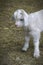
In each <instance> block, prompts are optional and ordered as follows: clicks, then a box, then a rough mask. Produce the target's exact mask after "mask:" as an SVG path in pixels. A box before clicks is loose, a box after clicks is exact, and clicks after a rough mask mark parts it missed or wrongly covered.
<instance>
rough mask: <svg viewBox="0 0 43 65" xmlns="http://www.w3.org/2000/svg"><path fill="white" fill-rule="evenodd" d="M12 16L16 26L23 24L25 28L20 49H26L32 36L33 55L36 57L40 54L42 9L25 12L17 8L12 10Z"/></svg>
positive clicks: (42, 27) (42, 22)
mask: <svg viewBox="0 0 43 65" xmlns="http://www.w3.org/2000/svg"><path fill="white" fill-rule="evenodd" d="M13 16H14V19H15V21H16V22H15V25H16V26H17V27H22V26H23V27H24V30H25V44H24V47H23V48H22V50H23V51H27V49H28V47H29V40H30V37H31V36H32V37H33V42H34V57H36V58H38V57H39V56H40V50H39V40H40V33H41V32H42V31H43V10H40V11H38V12H34V13H31V14H27V13H26V12H25V11H24V10H23V9H18V10H16V11H15V12H14V15H13ZM21 19H24V20H21Z"/></svg>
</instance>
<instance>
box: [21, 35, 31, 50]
mask: <svg viewBox="0 0 43 65" xmlns="http://www.w3.org/2000/svg"><path fill="white" fill-rule="evenodd" d="M29 40H30V37H29V36H25V43H24V46H23V48H22V51H27V49H28V48H29Z"/></svg>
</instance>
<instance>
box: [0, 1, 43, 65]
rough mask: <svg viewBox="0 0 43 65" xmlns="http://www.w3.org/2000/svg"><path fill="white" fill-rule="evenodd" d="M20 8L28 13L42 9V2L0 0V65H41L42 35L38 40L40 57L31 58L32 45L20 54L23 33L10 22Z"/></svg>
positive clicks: (42, 55)
mask: <svg viewBox="0 0 43 65" xmlns="http://www.w3.org/2000/svg"><path fill="white" fill-rule="evenodd" d="M19 8H22V9H24V10H25V11H27V12H28V13H31V12H35V11H38V10H40V9H43V1H42V0H0V65H43V44H42V43H43V34H42V36H41V40H40V51H41V57H40V58H39V59H35V58H34V57H33V44H32V40H31V41H30V49H28V51H27V52H26V53H25V52H24V53H23V52H21V48H22V45H23V43H24V31H23V29H22V28H16V27H15V23H14V21H12V20H11V17H12V14H13V13H14V11H15V10H16V9H19Z"/></svg>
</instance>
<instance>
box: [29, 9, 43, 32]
mask: <svg viewBox="0 0 43 65" xmlns="http://www.w3.org/2000/svg"><path fill="white" fill-rule="evenodd" d="M28 28H30V29H33V30H37V29H38V30H39V31H40V32H42V31H43V10H41V11H38V12H35V13H31V14H29V17H28Z"/></svg>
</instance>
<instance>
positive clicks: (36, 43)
mask: <svg viewBox="0 0 43 65" xmlns="http://www.w3.org/2000/svg"><path fill="white" fill-rule="evenodd" d="M33 37H34V57H36V58H38V57H39V56H40V50H39V40H40V33H39V32H36V33H35V34H34V35H33Z"/></svg>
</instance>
